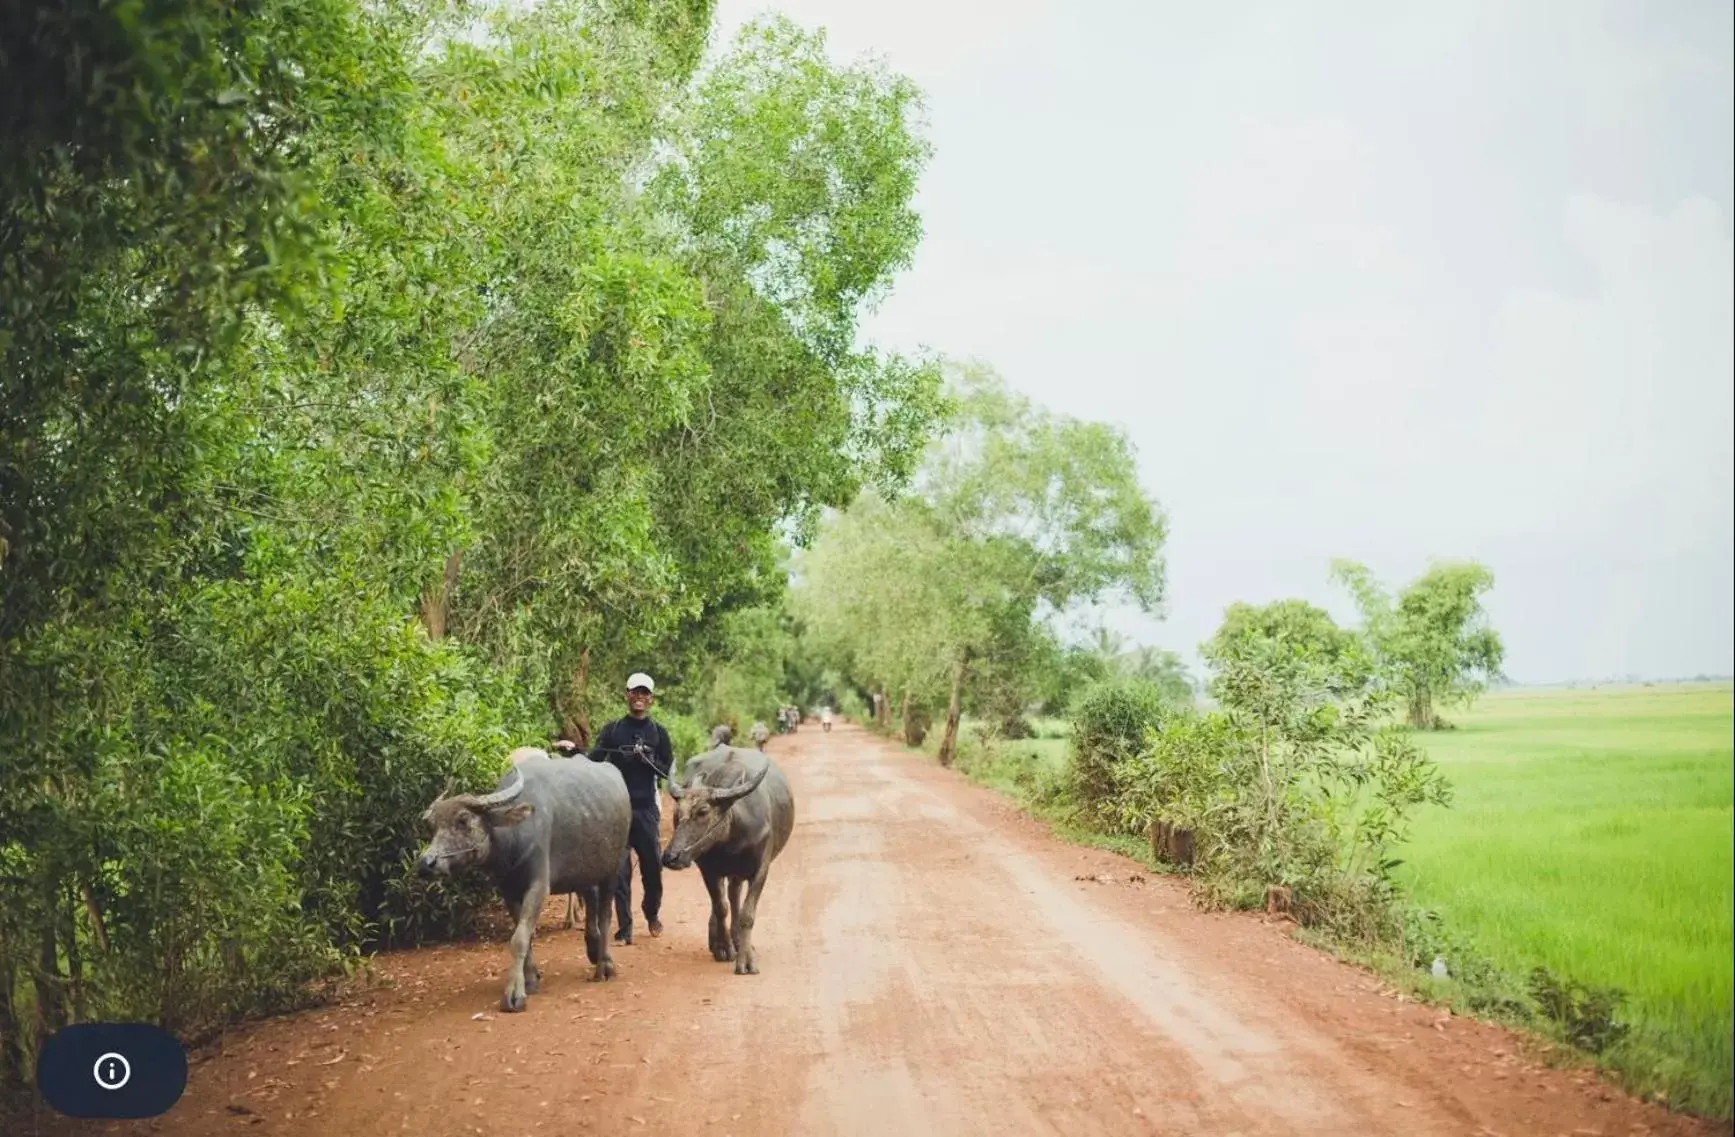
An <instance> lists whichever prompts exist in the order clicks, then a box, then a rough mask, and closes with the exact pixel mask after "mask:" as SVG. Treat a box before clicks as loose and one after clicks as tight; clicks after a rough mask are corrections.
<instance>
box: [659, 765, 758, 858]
mask: <svg viewBox="0 0 1735 1137" xmlns="http://www.w3.org/2000/svg"><path fill="white" fill-rule="evenodd" d="M770 770H771V764H770V763H769V762H766V763H764V764H762V765H761V766H760V767H759V772H758V773H757V774H755V775H754V776H753V777H751V778H749V779H747V780H746V781H743V782H738V783H736V784H735V785H732V786H710V785H706V784H704V783H703V782H701V783H699V784H698V785H694V786H682V785H680V784H679V783H678V782H676V781H673V780H671V781H670V782H669V796H670V797H672V798H674V799H675V832H674V835H673V836H671V837H670V838H669V847H668V848H667V849H665V850H664V851H663V867H664V868H668V869H684V868H687V867H688V866H689V865H691V864H692V863H693V861H694V860H696V859H697V858H699V857H702V856H704V855H705V853H706V852H708V851H709V850H710V849H711V847H712V846H714V845H716V844H717V843H718V842H719V841H722V840H723V839H725V838H726V837H727V836H728V835H729V821H730V806H732V805H734V804H735V803H736V802H738V801H740V800H741V799H742V798H744V797H746V796H747V795H748V794H750V793H752V792H753V791H754V790H756V789H758V788H759V783H760V782H763V781H764V780H765V775H766V774H767V773H769V772H770Z"/></svg>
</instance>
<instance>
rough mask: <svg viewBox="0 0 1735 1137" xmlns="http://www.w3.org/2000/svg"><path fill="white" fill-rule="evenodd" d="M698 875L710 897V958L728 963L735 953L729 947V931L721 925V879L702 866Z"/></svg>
mask: <svg viewBox="0 0 1735 1137" xmlns="http://www.w3.org/2000/svg"><path fill="white" fill-rule="evenodd" d="M699 875H700V876H702V877H704V878H705V891H706V892H707V893H709V894H710V896H711V925H710V928H709V929H708V930H709V933H710V935H709V939H710V947H711V958H712V959H714V960H716V961H717V962H718V963H728V962H729V961H730V960H731V959H734V958H735V952H734V950H733V949H732V948H730V946H729V930H728V927H727V926H726V925H725V924H724V923H723V878H722V877H721V876H720V875H718V874H717V873H714V872H712V871H711V870H710V869H708V868H706V867H705V866H704V865H700V866H699Z"/></svg>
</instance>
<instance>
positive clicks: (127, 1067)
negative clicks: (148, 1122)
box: [36, 1023, 187, 1117]
mask: <svg viewBox="0 0 1735 1137" xmlns="http://www.w3.org/2000/svg"><path fill="white" fill-rule="evenodd" d="M36 1088H37V1090H38V1091H39V1092H40V1093H41V1094H42V1098H43V1100H44V1101H46V1102H47V1103H48V1104H49V1105H51V1106H53V1107H54V1108H55V1109H57V1110H59V1111H60V1112H61V1113H64V1114H66V1115H67V1116H68V1117H155V1116H157V1115H158V1114H159V1113H165V1112H167V1111H168V1109H169V1107H170V1106H172V1105H174V1104H175V1103H176V1102H177V1101H180V1100H181V1093H182V1091H183V1090H185V1089H186V1088H187V1052H186V1051H185V1050H183V1049H182V1048H181V1044H180V1043H179V1042H178V1041H176V1039H175V1036H174V1035H172V1034H170V1033H169V1032H168V1031H166V1030H160V1029H158V1028H157V1027H154V1026H148V1025H146V1024H145V1023H79V1024H78V1025H76V1026H69V1027H66V1028H65V1029H63V1030H59V1031H56V1032H55V1033H54V1035H53V1036H51V1037H50V1038H49V1040H48V1041H47V1042H46V1043H44V1044H43V1046H42V1052H41V1053H40V1054H39V1055H37V1058H36Z"/></svg>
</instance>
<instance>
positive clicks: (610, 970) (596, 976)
mask: <svg viewBox="0 0 1735 1137" xmlns="http://www.w3.org/2000/svg"><path fill="white" fill-rule="evenodd" d="M613 978H614V960H612V959H605V960H602V961H601V962H600V963H598V964H597V965H596V970H595V971H592V972H591V973H590V981H591V982H592V983H603V982H606V981H607V980H610V979H613Z"/></svg>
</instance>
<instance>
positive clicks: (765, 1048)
mask: <svg viewBox="0 0 1735 1137" xmlns="http://www.w3.org/2000/svg"><path fill="white" fill-rule="evenodd" d="M772 750H773V752H774V753H775V754H776V756H777V757H778V759H779V760H780V761H781V762H782V763H783V764H784V766H785V769H786V770H788V772H789V774H790V777H791V781H792V783H793V784H794V787H795V792H796V801H797V810H798V821H797V826H796V830H795V836H794V838H793V839H792V840H791V842H790V845H789V848H788V850H787V851H786V852H785V853H784V855H783V857H782V858H781V859H780V860H779V861H778V862H777V864H776V866H775V868H774V869H773V871H772V874H771V879H770V883H769V886H768V888H767V890H766V894H765V900H764V902H763V904H762V906H761V908H760V913H759V922H758V927H757V930H756V934H755V936H756V943H757V946H758V948H759V962H760V967H761V969H762V974H760V975H758V976H756V977H754V976H749V977H737V976H735V975H734V974H732V972H731V969H730V967H729V965H727V964H717V963H713V962H712V961H711V959H710V956H709V955H708V953H707V952H706V950H705V915H706V902H705V898H704V890H703V887H702V885H701V882H700V880H699V877H698V874H697V873H696V872H692V871H689V872H685V873H680V874H669V875H668V876H667V877H666V879H667V881H668V886H669V887H668V894H667V900H666V902H665V908H664V920H665V922H666V924H667V932H666V934H665V935H664V937H663V938H662V939H660V940H651V939H649V938H647V937H644V936H643V935H642V923H641V938H640V940H639V943H638V945H637V946H634V947H631V948H622V949H618V950H617V952H616V959H617V961H618V962H619V964H620V971H621V977H620V979H619V980H617V981H616V982H614V983H610V984H591V983H587V982H585V981H584V976H585V973H586V968H585V966H584V945H583V941H582V936H581V934H580V933H579V932H576V931H572V932H569V931H565V930H563V929H562V928H561V926H560V922H559V919H558V912H559V911H563V910H564V909H557V908H556V905H555V902H551V904H550V908H549V911H548V912H547V913H546V914H545V917H544V923H543V928H542V932H541V946H540V947H539V949H538V957H539V958H540V960H541V961H542V966H543V969H544V980H543V986H542V992H541V994H539V995H537V996H535V997H533V998H532V1000H531V1002H530V1007H529V1010H528V1011H527V1012H526V1013H524V1014H521V1015H504V1014H500V1013H499V1012H498V1010H497V1006H496V1003H497V1000H498V998H499V993H500V975H501V971H502V968H503V966H504V961H505V955H506V953H505V947H504V944H503V943H488V944H478V945H464V946H454V947H447V948H442V949H434V950H424V951H418V952H410V953H404V954H400V955H395V956H389V957H386V958H384V959H383V960H382V961H381V966H382V970H383V972H384V973H385V975H386V976H387V977H389V979H390V980H391V985H390V986H389V987H387V988H383V989H380V990H375V991H372V992H370V993H368V994H365V995H360V996H357V997H355V998H353V999H352V1000H350V1001H349V1002H348V1003H346V1004H345V1005H343V1006H339V1007H333V1008H329V1009H326V1010H322V1011H316V1012H312V1013H309V1014H306V1015H300V1016H294V1017H291V1018H286V1019H280V1020H276V1021H273V1022H267V1023H262V1024H258V1025H257V1026H254V1027H252V1028H249V1029H248V1030H247V1031H246V1032H244V1033H243V1034H239V1035H231V1036H230V1037H229V1039H228V1040H227V1042H226V1044H225V1047H224V1050H223V1052H222V1053H221V1054H210V1055H205V1056H201V1060H200V1061H197V1062H196V1063H195V1065H194V1066H193V1072H192V1078H191V1082H190V1085H189V1088H188V1092H187V1095H186V1097H185V1098H184V1099H183V1100H182V1102H181V1104H180V1105H179V1106H177V1107H176V1109H175V1110H174V1112H173V1113H171V1114H170V1115H169V1116H167V1117H165V1118H162V1119H160V1120H159V1122H157V1123H156V1131H158V1132H165V1133H173V1134H189V1135H193V1137H203V1135H210V1134H235V1133H249V1134H260V1135H265V1134H305V1135H307V1137H318V1135H324V1134H355V1135H361V1134H368V1135H372V1134H391V1133H400V1132H401V1133H410V1134H418V1135H430V1137H432V1135H446V1134H451V1135H469V1134H502V1135H505V1134H510V1135H512V1137H526V1135H534V1134H539V1133H548V1134H556V1133H558V1134H567V1133H607V1134H617V1133H625V1134H631V1133H637V1132H641V1131H642V1132H646V1133H654V1132H659V1133H697V1132H700V1131H701V1130H702V1131H703V1132H704V1133H706V1134H714V1135H717V1137H723V1135H726V1134H734V1135H736V1137H761V1135H765V1137H770V1135H777V1134H801V1135H804V1137H805V1135H809V1134H811V1135H824V1134H849V1135H856V1134H861V1135H868V1134H890V1135H894V1137H922V1135H927V1134H970V1133H984V1134H987V1133H993V1134H1007V1133H1017V1134H1024V1133H1031V1134H1049V1133H1052V1134H1067V1135H1075V1134H1183V1133H1185V1134H1195V1133H1196V1134H1220V1135H1228V1134H1243V1135H1249V1137H1250V1135H1253V1134H1299V1133H1319V1134H1344V1133H1350V1134H1360V1135H1367V1134H1406V1135H1407V1134H1434V1133H1439V1134H1463V1135H1466V1137H1468V1135H1473V1134H1484V1133H1495V1134H1505V1135H1517V1134H1530V1133H1536V1134H1549V1135H1554V1134H1580V1135H1588V1134H1593V1133H1594V1134H1608V1135H1616V1134H1621V1135H1624V1134H1632V1133H1659V1134H1661V1133H1679V1134H1686V1133H1701V1132H1712V1131H1714V1130H1711V1129H1709V1128H1708V1127H1705V1126H1702V1125H1700V1124H1698V1123H1695V1122H1692V1121H1689V1120H1687V1119H1683V1118H1679V1117H1672V1116H1670V1115H1668V1114H1666V1113H1664V1112H1663V1111H1661V1110H1659V1109H1656V1108H1654V1107H1650V1106H1646V1105H1641V1104H1638V1103H1636V1102H1633V1101H1631V1100H1630V1099H1627V1098H1625V1097H1623V1096H1621V1095H1619V1094H1617V1093H1615V1092H1614V1091H1611V1090H1609V1089H1606V1088H1604V1087H1603V1086H1602V1085H1601V1084H1600V1083H1598V1082H1596V1081H1594V1080H1592V1079H1590V1078H1588V1077H1586V1076H1584V1075H1582V1074H1575V1073H1572V1072H1564V1071H1554V1070H1548V1069H1544V1068H1541V1067H1539V1066H1536V1065H1534V1064H1533V1063H1531V1062H1529V1061H1527V1060H1525V1059H1524V1058H1522V1057H1520V1048H1519V1046H1518V1045H1517V1044H1516V1042H1515V1040H1514V1039H1513V1038H1512V1037H1511V1036H1509V1035H1507V1034H1505V1033H1504V1032H1502V1031H1499V1030H1497V1029H1494V1028H1491V1027H1486V1026H1482V1025H1479V1024H1476V1023H1472V1022H1468V1021H1466V1020H1463V1019H1456V1018H1450V1017H1447V1016H1445V1015H1443V1014H1442V1013H1440V1012H1437V1011H1434V1010H1431V1009H1428V1008H1425V1007H1421V1006H1418V1005H1417V1004H1415V1003H1411V1002H1400V1001H1398V1000H1397V999H1396V998H1393V997H1390V996H1386V995H1382V994H1380V993H1379V990H1378V987H1379V985H1378V983H1377V982H1376V981H1374V980H1373V979H1372V978H1370V977H1369V976H1367V975H1365V974H1363V973H1361V972H1359V971H1357V970H1355V969H1353V968H1350V967H1347V966H1344V965H1342V964H1339V963H1337V962H1335V961H1332V960H1330V959H1328V958H1326V957H1324V956H1322V955H1320V954H1318V953H1316V952H1314V951H1312V950H1310V949H1308V948H1305V947H1303V946H1301V945H1299V944H1297V943H1295V942H1294V941H1292V940H1291V939H1290V938H1288V936H1287V935H1286V933H1285V931H1284V929H1283V928H1282V927H1281V926H1278V925H1267V924H1265V923H1263V922H1261V921H1260V920H1259V919H1258V918H1257V917H1253V916H1248V915H1210V914H1205V913H1201V912H1198V911H1196V910H1195V909H1194V908H1193V907H1192V906H1191V905H1190V903H1189V902H1188V900H1187V897H1186V895H1185V892H1184V890H1183V888H1182V887H1181V886H1180V885H1179V884H1177V883H1175V882H1173V881H1169V880H1164V879H1144V880H1140V879H1134V874H1137V873H1138V872H1139V869H1138V866H1136V865H1134V864H1132V863H1131V862H1129V861H1126V860H1123V859H1121V858H1118V857H1115V856H1113V855H1111V854H1106V853H1100V852H1096V851H1092V850H1081V849H1078V848H1075V847H1072V846H1068V845H1065V844H1063V843H1061V842H1058V841H1056V840H1055V839H1053V838H1051V837H1049V836H1048V835H1047V834H1046V833H1044V832H1043V831H1042V830H1041V829H1040V827H1038V826H1037V825H1035V824H1034V823H1032V822H1030V821H1028V820H1027V819H1025V818H1023V817H1022V816H1020V815H1018V814H1017V813H1016V812H1015V811H1013V810H1012V809H1011V808H1010V807H1009V806H1008V805H1007V804H1006V803H1005V802H1004V801H1003V800H1002V799H1000V798H998V797H996V796H995V795H993V794H991V793H989V792H988V791H985V790H982V789H979V788H977V787H975V786H972V785H970V784H968V783H966V782H965V781H963V780H962V779H961V778H959V777H957V776H955V775H953V774H950V773H948V772H946V771H943V770H940V769H938V768H936V767H935V766H933V765H932V764H931V763H928V762H925V761H923V760H921V759H919V758H915V757H911V756H908V755H906V754H903V753H902V752H899V751H897V750H895V749H894V748H892V747H890V746H887V745H884V744H882V743H880V742H878V741H877V740H875V739H874V738H873V737H872V736H871V735H868V734H867V733H865V732H863V731H860V730H856V729H852V728H849V727H840V728H839V729H837V730H836V731H835V732H833V733H832V734H830V735H824V734H821V733H820V732H819V730H818V729H817V728H811V727H810V728H806V729H803V730H802V731H800V732H799V733H798V734H796V735H794V736H792V737H789V738H784V739H778V740H777V741H775V742H774V743H773V744H772ZM1081 877H1082V878H1092V877H1094V878H1097V879H1080V878H1081ZM477 1015H481V1016H482V1017H481V1018H477V1017H476V1016H477ZM105 1131H111V1132H117V1133H143V1132H149V1131H151V1130H150V1128H148V1127H147V1126H146V1125H143V1124H139V1123H131V1124H127V1125H120V1124H115V1125H112V1126H108V1127H105Z"/></svg>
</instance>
